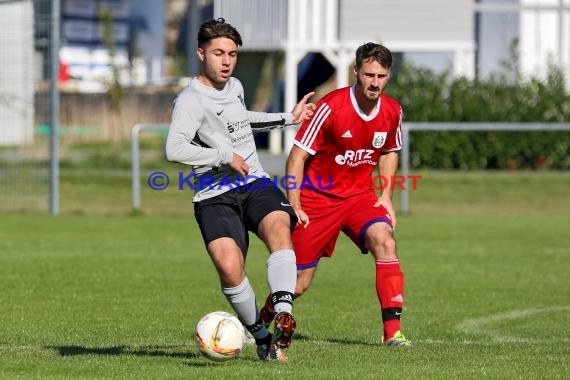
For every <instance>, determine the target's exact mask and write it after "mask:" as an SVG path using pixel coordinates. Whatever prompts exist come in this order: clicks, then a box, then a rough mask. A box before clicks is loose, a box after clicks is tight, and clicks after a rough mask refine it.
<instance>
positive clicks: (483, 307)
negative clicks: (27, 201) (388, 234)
mask: <svg viewBox="0 0 570 380" xmlns="http://www.w3.org/2000/svg"><path fill="white" fill-rule="evenodd" d="M166 170H171V171H172V172H173V173H174V172H176V171H177V169H173V167H172V166H170V167H166ZM421 174H422V175H423V177H422V179H421V180H420V181H419V187H418V190H417V191H415V192H413V193H412V194H411V207H412V213H411V214H410V215H409V216H400V218H399V222H398V228H397V231H396V235H397V239H398V243H399V255H400V259H401V262H402V265H403V269H404V271H405V273H406V281H407V282H406V308H405V313H404V316H403V327H404V329H403V330H404V333H405V334H406V336H407V337H409V338H410V339H411V340H412V341H413V342H414V344H415V348H414V349H413V350H407V351H402V350H394V349H388V348H384V347H381V346H379V345H378V341H379V339H380V334H381V327H380V317H379V309H378V302H377V299H376V295H375V289H374V266H373V261H372V259H371V257H369V256H362V255H360V253H358V252H357V250H356V249H355V248H354V247H353V246H352V245H351V243H350V242H349V241H348V240H347V239H346V238H341V239H340V240H339V242H338V245H337V250H336V253H335V255H334V257H333V259H332V260H327V261H324V262H323V263H322V264H321V265H320V267H319V271H318V273H317V277H316V279H315V282H314V285H313V287H312V288H311V290H310V291H309V292H308V293H307V294H306V295H305V296H303V297H302V298H300V299H299V300H297V302H296V304H295V312H296V316H297V320H298V330H297V332H298V333H297V334H296V336H295V340H294V343H293V346H292V348H291V349H290V350H288V355H289V357H290V361H289V362H288V363H285V364H283V365H280V364H276V363H263V362H260V361H258V360H257V358H256V354H255V350H254V347H246V349H245V351H244V352H242V354H240V355H239V356H238V358H236V359H235V360H232V361H229V362H227V363H222V364H217V363H214V362H210V361H208V360H207V359H205V358H203V357H202V356H200V354H199V352H198V350H197V348H196V347H195V345H194V342H193V330H194V325H195V323H196V322H197V320H198V319H199V318H200V317H201V316H202V315H203V314H205V313H207V312H209V311H213V310H228V309H229V307H228V305H227V303H226V301H225V299H224V298H223V296H222V295H221V293H220V291H219V285H218V281H217V276H216V274H215V271H214V269H213V267H212V265H211V263H210V262H209V259H208V257H207V255H206V254H205V252H204V248H203V244H202V241H201V238H200V234H199V232H198V229H197V225H196V223H195V221H194V219H193V217H192V210H191V204H190V195H191V194H190V193H189V192H188V191H183V192H181V191H176V190H173V191H164V192H153V191H152V190H150V189H148V188H146V187H145V186H143V211H142V212H141V213H138V214H133V213H131V212H130V177H129V173H128V172H123V171H119V172H114V173H107V172H104V171H96V170H91V171H86V170H66V171H63V172H62V184H61V192H62V198H61V199H62V201H61V210H62V215H61V216H59V217H56V218H54V217H50V216H47V215H42V214H37V213H28V214H18V213H12V214H3V215H1V216H0V289H1V292H0V294H1V296H0V301H1V302H0V378H1V379H13V378H16V379H18V378H21V379H28V378H53V379H83V378H106V379H126V378H133V379H134V378H136V379H139V378H144V379H166V378H191V379H198V378H204V379H210V378H212V379H254V378H259V379H271V378H283V379H308V378H311V379H331V378H338V379H367V378H370V379H373V378H374V379H376V378H388V377H391V378H401V379H409V378H441V379H450V378H472V379H479V378H497V379H499V378H500V379H503V378H569V377H570V372H569V361H570V360H569V358H570V349H569V348H568V345H569V343H570V317H569V315H570V282H569V280H568V273H570V233H569V231H570V197H569V196H568V192H569V190H570V175H569V174H568V173H543V174H537V173H531V172H526V173H525V172H523V173H445V172H425V173H421ZM265 263H266V254H265V253H264V249H263V246H262V245H261V244H260V243H259V241H257V240H256V239H255V238H254V239H252V247H251V251H250V255H249V257H248V263H247V271H248V273H249V278H250V281H251V282H252V283H253V285H254V288H255V290H256V293H257V295H258V297H259V298H260V299H262V298H264V296H265V295H266V292H267V285H266V279H265Z"/></svg>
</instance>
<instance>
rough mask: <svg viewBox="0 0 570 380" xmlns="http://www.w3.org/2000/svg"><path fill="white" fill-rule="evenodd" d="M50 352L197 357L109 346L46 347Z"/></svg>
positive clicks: (166, 350) (157, 349) (156, 348)
mask: <svg viewBox="0 0 570 380" xmlns="http://www.w3.org/2000/svg"><path fill="white" fill-rule="evenodd" d="M46 348H49V349H51V350H55V351H57V352H58V353H59V355H61V356H79V355H101V356H120V355H130V356H162V357H169V358H183V359H194V358H198V357H200V356H199V355H197V354H195V353H192V352H187V351H184V352H182V351H175V350H172V347H168V346H166V347H164V346H142V347H131V346H127V345H120V346H110V347H84V346H47V347H46Z"/></svg>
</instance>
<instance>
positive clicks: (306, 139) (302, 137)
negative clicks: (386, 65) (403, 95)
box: [295, 86, 402, 199]
mask: <svg viewBox="0 0 570 380" xmlns="http://www.w3.org/2000/svg"><path fill="white" fill-rule="evenodd" d="M354 91H355V87H354V86H352V87H344V88H341V89H338V90H335V91H332V92H330V93H329V94H327V95H326V96H324V97H323V98H322V99H321V100H320V101H319V102H318V103H317V111H316V112H315V114H314V115H313V117H312V118H311V119H309V120H307V121H305V122H304V123H303V124H302V125H301V128H300V129H299V131H298V132H297V135H296V137H295V145H297V146H298V147H300V148H302V149H303V150H305V151H307V152H308V153H309V154H310V155H311V156H310V157H309V158H307V161H306V162H305V170H304V179H303V185H302V186H303V187H302V192H303V194H304V195H306V196H307V195H309V194H311V193H313V192H315V193H317V194H322V195H327V196H330V197H334V198H340V199H345V198H348V197H352V196H355V195H358V194H361V193H363V192H365V191H370V190H373V189H374V186H373V183H372V174H373V171H374V168H375V166H376V165H377V163H378V159H379V158H380V155H381V154H382V153H383V152H384V153H385V152H392V151H397V150H400V149H401V145H402V135H401V125H402V108H401V107H400V104H399V103H398V102H397V101H396V100H394V99H392V98H391V97H389V96H388V95H384V94H382V95H381V96H380V98H379V99H378V104H377V106H376V108H375V109H374V110H373V111H372V113H371V114H370V115H366V114H365V113H363V112H362V111H361V110H360V108H359V107H358V104H357V103H356V98H355V95H354ZM376 186H380V183H377V184H376ZM313 194H314V193H313ZM315 195H316V194H315Z"/></svg>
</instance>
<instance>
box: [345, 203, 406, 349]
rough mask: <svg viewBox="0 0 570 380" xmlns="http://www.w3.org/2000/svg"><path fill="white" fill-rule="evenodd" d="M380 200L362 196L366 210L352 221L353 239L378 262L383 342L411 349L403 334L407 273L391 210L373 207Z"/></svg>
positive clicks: (362, 204) (378, 293)
mask: <svg viewBox="0 0 570 380" xmlns="http://www.w3.org/2000/svg"><path fill="white" fill-rule="evenodd" d="M376 199H377V198H376V196H375V195H374V194H373V193H372V194H369V195H368V196H362V197H360V199H359V200H358V202H361V206H360V209H363V210H366V211H365V212H363V213H359V214H358V215H356V214H355V215H353V216H352V217H351V218H350V222H349V228H348V231H350V232H349V236H350V237H351V238H352V240H353V241H355V243H357V244H358V245H359V247H360V248H361V250H362V251H363V253H365V252H366V251H370V252H371V253H372V255H373V256H374V259H375V266H376V284H375V285H376V294H377V296H378V301H379V302H380V308H381V311H382V322H383V332H384V334H383V342H384V343H385V344H387V345H394V346H396V345H397V346H406V347H411V343H410V342H409V341H407V340H406V339H405V338H404V336H403V335H402V334H401V332H400V317H401V315H402V309H403V306H404V299H403V294H404V273H403V272H402V270H401V268H400V261H399V259H398V255H397V249H396V240H395V238H394V235H393V229H392V225H391V222H390V218H389V216H388V213H387V211H386V210H385V209H384V208H383V207H378V208H374V207H370V206H371V205H372V204H374V202H376ZM350 207H356V206H355V205H350Z"/></svg>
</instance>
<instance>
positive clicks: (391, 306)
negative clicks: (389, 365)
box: [376, 260, 404, 341]
mask: <svg viewBox="0 0 570 380" xmlns="http://www.w3.org/2000/svg"><path fill="white" fill-rule="evenodd" d="M376 294H377V295H378V300H379V301H380V308H381V309H382V321H383V322H384V341H386V340H388V339H390V338H392V337H393V336H394V334H395V333H396V331H398V330H400V315H401V314H402V308H403V307H404V298H403V294H404V273H403V272H402V271H401V270H400V261H398V260H377V261H376Z"/></svg>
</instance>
